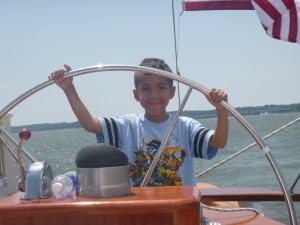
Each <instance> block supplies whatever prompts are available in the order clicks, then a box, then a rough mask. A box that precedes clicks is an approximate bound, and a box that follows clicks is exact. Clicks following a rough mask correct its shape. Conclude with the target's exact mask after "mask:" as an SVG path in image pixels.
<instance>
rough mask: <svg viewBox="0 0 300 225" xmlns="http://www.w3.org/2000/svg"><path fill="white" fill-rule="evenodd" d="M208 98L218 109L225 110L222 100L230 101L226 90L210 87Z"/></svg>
mask: <svg viewBox="0 0 300 225" xmlns="http://www.w3.org/2000/svg"><path fill="white" fill-rule="evenodd" d="M206 98H207V100H208V101H209V102H210V103H211V104H212V105H213V106H215V107H216V109H217V110H224V108H223V107H222V106H221V102H222V101H226V102H227V101H228V96H227V94H226V93H225V92H224V91H222V90H220V89H215V88H212V89H210V91H209V93H208V96H206Z"/></svg>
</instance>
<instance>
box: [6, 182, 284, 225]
mask: <svg viewBox="0 0 300 225" xmlns="http://www.w3.org/2000/svg"><path fill="white" fill-rule="evenodd" d="M131 191H132V195H130V196H124V197H118V198H105V199H104V198H103V199H101V198H98V199H93V198H80V197H76V198H75V199H71V198H66V199H63V200H56V199H54V198H53V197H52V198H49V199H42V200H39V199H37V200H20V197H21V196H23V195H24V193H16V194H14V195H11V196H9V197H6V198H4V199H0V225H8V224H9V225H10V224H18V225H27V224H28V225H29V224H30V225H61V224H64V225H68V224H72V225H82V224H89V225H96V224H97V225H98V224H105V225H107V224H109V225H119V224H122V225H136V224H143V225H144V224H145V225H148V224H149V225H150V224H151V225H153V224H162V225H198V224H200V213H199V212H200V200H201V199H200V190H199V189H198V188H196V187H188V186H181V187H144V188H132V189H131ZM203 197H204V196H203ZM203 214H204V216H205V217H208V218H209V219H210V221H211V222H219V223H221V224H222V225H224V224H256V225H257V224H264V225H268V224H270V225H271V224H272V225H276V224H278V225H279V224H281V223H278V222H276V221H273V220H270V219H268V218H265V217H263V216H260V215H256V214H255V213H254V212H250V211H243V212H231V213H227V212H226V213H224V212H217V211H212V210H208V209H204V210H203Z"/></svg>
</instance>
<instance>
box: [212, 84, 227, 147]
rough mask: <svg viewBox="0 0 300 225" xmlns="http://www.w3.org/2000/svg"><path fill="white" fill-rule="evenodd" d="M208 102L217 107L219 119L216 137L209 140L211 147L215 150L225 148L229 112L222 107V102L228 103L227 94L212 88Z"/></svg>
mask: <svg viewBox="0 0 300 225" xmlns="http://www.w3.org/2000/svg"><path fill="white" fill-rule="evenodd" d="M207 99H208V101H209V102H210V103H211V104H212V105H213V106H215V107H216V110H217V113H218V119H217V124H216V129H215V133H214V135H213V136H212V137H211V138H210V140H209V144H208V145H209V146H210V147H213V148H224V147H225V146H226V144H227V138H228V112H227V110H226V109H225V108H223V107H222V106H221V102H222V101H226V102H227V101H228V96H227V94H226V93H225V92H224V91H222V90H220V89H218V90H217V89H214V88H212V89H211V90H210V92H209V95H208V96H207Z"/></svg>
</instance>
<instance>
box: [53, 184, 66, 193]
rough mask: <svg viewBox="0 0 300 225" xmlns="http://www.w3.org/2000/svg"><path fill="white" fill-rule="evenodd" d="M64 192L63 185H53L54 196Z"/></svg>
mask: <svg viewBox="0 0 300 225" xmlns="http://www.w3.org/2000/svg"><path fill="white" fill-rule="evenodd" d="M63 190H64V187H63V185H62V184H61V183H54V184H52V192H53V194H59V193H61V192H62V191H63Z"/></svg>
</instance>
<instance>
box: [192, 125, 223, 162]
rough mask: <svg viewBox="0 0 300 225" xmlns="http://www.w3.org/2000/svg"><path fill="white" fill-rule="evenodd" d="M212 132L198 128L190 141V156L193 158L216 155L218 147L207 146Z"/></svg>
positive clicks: (210, 157)
mask: <svg viewBox="0 0 300 225" xmlns="http://www.w3.org/2000/svg"><path fill="white" fill-rule="evenodd" d="M213 134H214V131H213V130H209V129H206V128H204V127H202V128H200V129H199V130H198V131H197V132H196V133H195V136H194V138H193V142H192V156H193V157H195V158H202V159H212V158H213V157H215V156H216V154H217V152H218V149H215V148H211V147H209V146H208V143H209V140H210V138H211V136H212V135H213Z"/></svg>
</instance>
